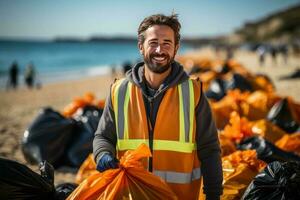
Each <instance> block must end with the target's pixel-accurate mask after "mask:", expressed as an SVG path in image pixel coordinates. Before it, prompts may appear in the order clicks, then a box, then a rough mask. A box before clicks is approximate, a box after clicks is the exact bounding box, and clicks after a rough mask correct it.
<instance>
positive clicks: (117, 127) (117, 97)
mask: <svg viewBox="0 0 300 200" xmlns="http://www.w3.org/2000/svg"><path fill="white" fill-rule="evenodd" d="M121 83H122V81H119V82H118V84H117V85H116V88H115V91H114V97H115V98H114V102H113V103H114V112H115V120H116V131H117V136H118V137H117V138H119V126H118V111H119V109H118V99H119V88H120V85H121Z"/></svg>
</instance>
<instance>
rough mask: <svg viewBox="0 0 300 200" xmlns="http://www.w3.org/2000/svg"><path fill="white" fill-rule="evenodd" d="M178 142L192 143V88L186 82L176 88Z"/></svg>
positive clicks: (190, 83) (193, 110) (193, 107)
mask: <svg viewBox="0 0 300 200" xmlns="http://www.w3.org/2000/svg"><path fill="white" fill-rule="evenodd" d="M178 93H179V124H180V137H179V138H180V139H179V141H180V142H190V143H191V142H192V136H193V121H194V116H195V102H194V101H195V99H194V86H193V82H192V80H190V79H189V80H186V81H184V82H183V83H181V84H179V86H178Z"/></svg>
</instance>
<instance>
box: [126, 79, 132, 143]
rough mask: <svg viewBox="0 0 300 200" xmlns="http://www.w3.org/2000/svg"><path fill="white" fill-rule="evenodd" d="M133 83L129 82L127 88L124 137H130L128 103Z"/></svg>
mask: <svg viewBox="0 0 300 200" xmlns="http://www.w3.org/2000/svg"><path fill="white" fill-rule="evenodd" d="M131 85H132V83H130V82H128V85H127V89H126V95H125V101H124V118H125V119H124V139H128V138H129V134H128V104H129V97H130V92H131Z"/></svg>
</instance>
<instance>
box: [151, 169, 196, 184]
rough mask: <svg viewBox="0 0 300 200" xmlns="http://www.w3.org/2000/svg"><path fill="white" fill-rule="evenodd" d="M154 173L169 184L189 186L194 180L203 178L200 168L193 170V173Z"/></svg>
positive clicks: (155, 171) (156, 171)
mask: <svg viewBox="0 0 300 200" xmlns="http://www.w3.org/2000/svg"><path fill="white" fill-rule="evenodd" d="M153 173H154V174H155V175H156V176H159V177H161V178H162V179H163V180H165V181H166V182H167V183H179V184H189V183H191V182H192V181H194V180H198V179H200V177H201V170H200V168H195V169H193V171H192V173H182V172H173V171H158V170H154V171H153Z"/></svg>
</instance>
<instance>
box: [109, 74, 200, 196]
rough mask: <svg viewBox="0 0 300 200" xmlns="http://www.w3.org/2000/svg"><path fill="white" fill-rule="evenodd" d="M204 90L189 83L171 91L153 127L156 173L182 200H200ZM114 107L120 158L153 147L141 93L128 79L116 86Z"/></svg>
mask: <svg viewBox="0 0 300 200" xmlns="http://www.w3.org/2000/svg"><path fill="white" fill-rule="evenodd" d="M200 87H201V86H200V82H199V81H196V80H190V79H188V80H186V81H184V82H183V83H181V84H179V85H177V86H174V87H171V88H169V89H168V90H167V91H166V93H165V95H164V97H163V99H162V101H161V104H160V106H159V110H158V113H157V117H156V122H155V127H153V128H154V130H153V153H152V159H153V166H152V167H153V173H154V174H155V175H157V176H160V177H161V178H162V179H163V180H164V181H165V182H166V183H167V184H168V185H169V186H170V188H171V189H172V190H173V192H174V193H175V194H176V195H177V196H178V199H189V200H190V199H197V198H198V196H199V191H200V177H201V171H200V162H199V159H198V156H197V149H196V141H195V135H196V119H195V107H196V105H197V103H198V102H199V99H200ZM112 104H113V110H114V113H115V122H116V131H117V137H118V142H117V152H118V157H120V156H121V155H123V154H124V152H125V151H126V150H130V149H136V148H137V147H138V146H139V145H140V144H141V143H145V144H147V145H148V146H149V139H148V138H149V137H148V136H149V134H148V132H149V131H148V123H147V120H148V119H147V114H146V109H145V105H144V100H143V94H142V91H141V89H140V88H139V87H137V86H136V85H134V84H132V83H131V82H130V81H128V80H126V79H121V80H117V81H116V82H115V83H114V84H113V85H112ZM149 124H150V123H149ZM149 128H151V127H149ZM146 166H147V165H146Z"/></svg>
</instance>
